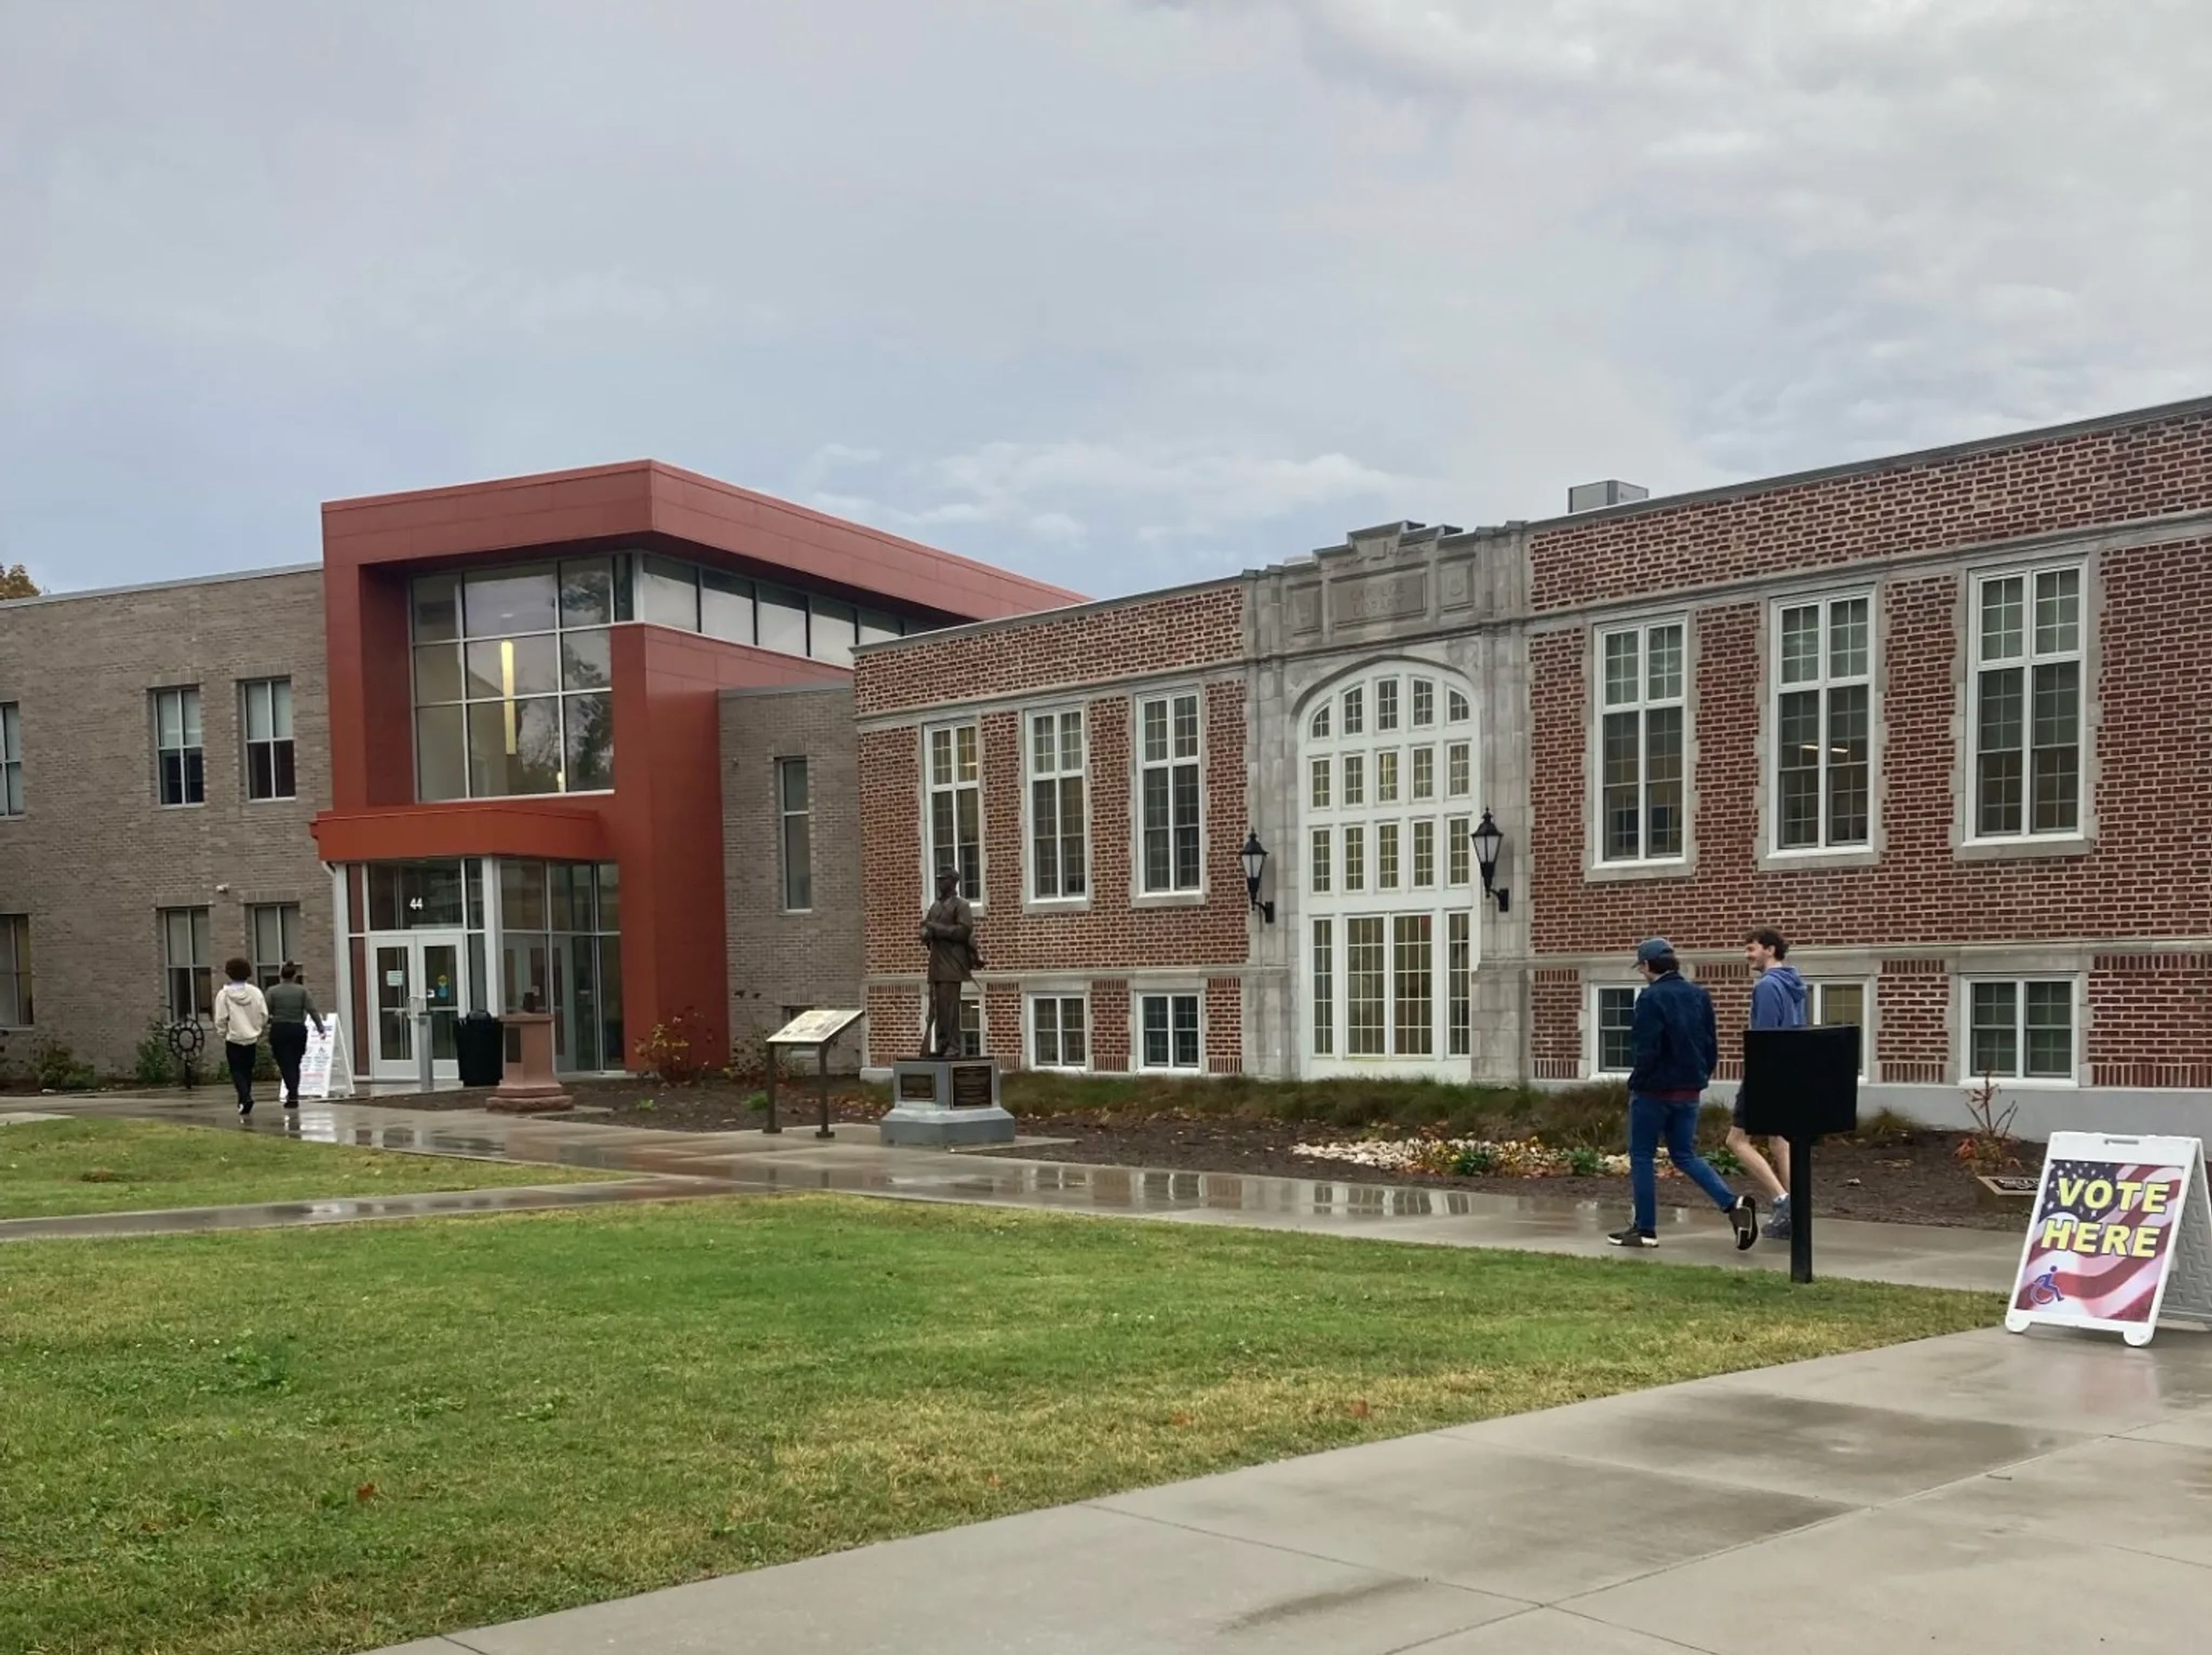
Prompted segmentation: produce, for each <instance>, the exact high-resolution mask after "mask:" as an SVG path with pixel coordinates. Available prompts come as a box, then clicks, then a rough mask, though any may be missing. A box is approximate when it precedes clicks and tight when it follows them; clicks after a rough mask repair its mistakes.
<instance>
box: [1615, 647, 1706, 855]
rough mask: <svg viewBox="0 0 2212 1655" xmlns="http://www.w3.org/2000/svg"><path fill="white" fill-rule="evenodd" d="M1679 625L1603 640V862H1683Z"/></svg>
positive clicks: (1682, 675) (1682, 704) (1682, 691)
mask: <svg viewBox="0 0 2212 1655" xmlns="http://www.w3.org/2000/svg"><path fill="white" fill-rule="evenodd" d="M1682 641H1683V627H1682V624H1681V623H1680V621H1669V622H1667V623H1665V624H1660V625H1656V626H1631V627H1623V628H1621V629H1620V630H1616V631H1612V632H1607V633H1604V634H1602V635H1601V636H1600V638H1599V642H1598V652H1599V656H1600V660H1601V671H1602V674H1603V684H1602V694H1603V706H1602V709H1601V721H1600V726H1599V753H1598V765H1599V770H1600V783H1599V797H1600V801H1601V802H1600V808H1599V841H1598V845H1599V856H1600V858H1601V860H1602V861H1608V862H1633V861H1665V860H1668V859H1670V858H1673V857H1677V856H1680V855H1682V813H1683V806H1682V739H1683V721H1684V719H1685V716H1686V713H1685V709H1686V695H1685V672H1684V664H1683V658H1682Z"/></svg>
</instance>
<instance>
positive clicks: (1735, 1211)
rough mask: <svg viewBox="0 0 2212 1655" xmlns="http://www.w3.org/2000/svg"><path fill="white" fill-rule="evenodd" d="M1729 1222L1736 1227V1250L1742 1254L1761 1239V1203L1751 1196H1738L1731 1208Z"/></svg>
mask: <svg viewBox="0 0 2212 1655" xmlns="http://www.w3.org/2000/svg"><path fill="white" fill-rule="evenodd" d="M1729 1223H1730V1224H1733V1225H1734V1226H1735V1250H1736V1251H1738V1252H1742V1251H1743V1250H1745V1249H1746V1248H1747V1247H1749V1246H1750V1245H1751V1244H1752V1243H1753V1242H1754V1241H1757V1240H1758V1239H1759V1203H1758V1202H1755V1201H1753V1199H1752V1198H1751V1197H1750V1196H1737V1197H1736V1198H1735V1206H1733V1207H1731V1208H1729Z"/></svg>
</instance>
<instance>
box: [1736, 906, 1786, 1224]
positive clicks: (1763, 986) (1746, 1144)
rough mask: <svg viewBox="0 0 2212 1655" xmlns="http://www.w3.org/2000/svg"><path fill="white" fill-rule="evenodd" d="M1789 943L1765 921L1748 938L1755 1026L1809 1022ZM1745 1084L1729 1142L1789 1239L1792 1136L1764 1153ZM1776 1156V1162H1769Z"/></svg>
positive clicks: (1771, 1143)
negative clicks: (1751, 1122) (1751, 1129)
mask: <svg viewBox="0 0 2212 1655" xmlns="http://www.w3.org/2000/svg"><path fill="white" fill-rule="evenodd" d="M1789 952H1790V944H1789V941H1788V940H1787V939H1785V938H1784V936H1783V934H1782V933H1780V932H1779V931H1777V930H1775V929H1774V928H1772V927H1771V926H1762V927H1760V928H1759V929H1758V930H1756V931H1753V933H1752V934H1750V935H1749V936H1747V937H1746V938H1745V939H1744V942H1743V957H1744V958H1746V959H1747V960H1748V961H1750V962H1751V969H1752V970H1754V971H1756V972H1758V973H1759V978H1758V981H1756V982H1755V983H1753V984H1752V985H1751V1026H1752V1027H1753V1028H1754V1029H1802V1028H1803V1027H1804V1026H1805V979H1804V978H1803V977H1799V976H1798V975H1797V968H1796V966H1794V965H1784V964H1783V963H1782V961H1783V958H1784V956H1786V955H1787V954H1788V953H1789ZM1743 1118H1744V1117H1743V1088H1742V1087H1741V1086H1738V1087H1737V1088H1736V1092H1735V1124H1734V1125H1732V1126H1730V1127H1729V1135H1728V1147H1729V1148H1730V1149H1732V1150H1734V1151H1735V1157H1736V1159H1738V1160H1740V1161H1741V1162H1742V1163H1743V1165H1744V1169H1745V1171H1748V1172H1749V1173H1750V1174H1751V1176H1752V1177H1753V1179H1754V1180H1756V1181H1757V1183H1759V1187H1760V1188H1761V1189H1763V1190H1765V1191H1766V1196H1767V1200H1768V1202H1769V1203H1770V1204H1771V1207H1772V1209H1773V1210H1772V1211H1771V1213H1770V1214H1768V1217H1767V1220H1766V1238H1767V1239H1768V1240H1769V1241H1787V1240H1788V1239H1789V1238H1790V1141H1789V1140H1788V1139H1786V1138H1769V1139H1768V1140H1767V1141H1766V1153H1765V1154H1764V1155H1762V1154H1760V1153H1759V1151H1758V1149H1757V1148H1755V1147H1753V1144H1752V1141H1751V1135H1750V1134H1749V1133H1747V1132H1746V1131H1745V1130H1744V1129H1743ZM1770 1161H1771V1165H1770Z"/></svg>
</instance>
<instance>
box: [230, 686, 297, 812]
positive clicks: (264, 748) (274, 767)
mask: <svg viewBox="0 0 2212 1655" xmlns="http://www.w3.org/2000/svg"><path fill="white" fill-rule="evenodd" d="M238 696H239V715H240V716H239V726H240V728H241V729H242V730H243V731H244V732H245V733H246V797H247V798H248V799H290V798H293V797H295V796H296V794H297V793H298V787H297V783H296V780H295V776H294V775H293V765H292V680H291V679H289V678H248V679H246V681H245V682H243V683H241V684H240V685H239V686H238Z"/></svg>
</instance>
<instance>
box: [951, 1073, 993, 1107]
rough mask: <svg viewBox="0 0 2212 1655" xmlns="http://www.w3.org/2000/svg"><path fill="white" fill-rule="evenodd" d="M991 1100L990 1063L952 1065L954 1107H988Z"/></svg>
mask: <svg viewBox="0 0 2212 1655" xmlns="http://www.w3.org/2000/svg"><path fill="white" fill-rule="evenodd" d="M991 1102H992V1098H991V1066H990V1065H989V1064H988V1063H955V1064H954V1065H953V1066H952V1107H953V1108H955V1109H988V1108H989V1107H990V1106H991Z"/></svg>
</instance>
